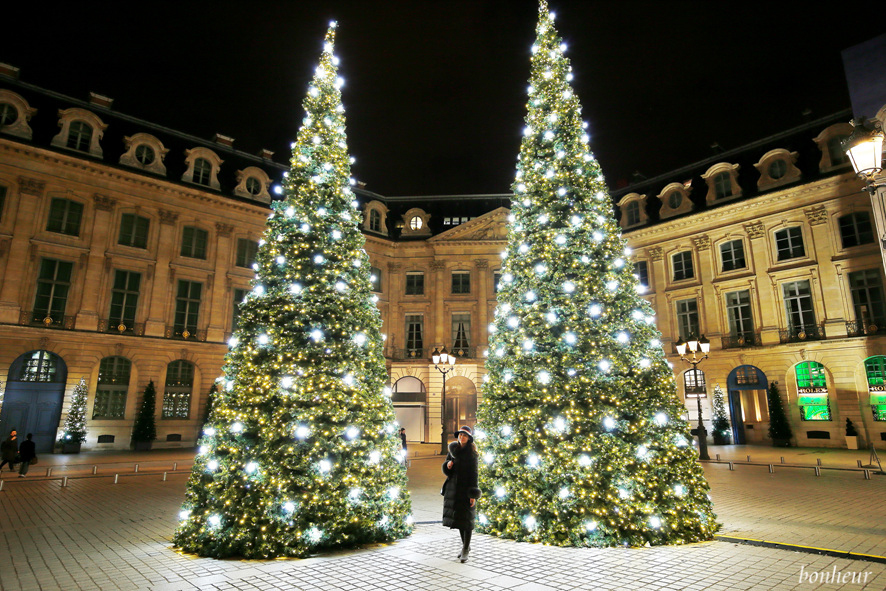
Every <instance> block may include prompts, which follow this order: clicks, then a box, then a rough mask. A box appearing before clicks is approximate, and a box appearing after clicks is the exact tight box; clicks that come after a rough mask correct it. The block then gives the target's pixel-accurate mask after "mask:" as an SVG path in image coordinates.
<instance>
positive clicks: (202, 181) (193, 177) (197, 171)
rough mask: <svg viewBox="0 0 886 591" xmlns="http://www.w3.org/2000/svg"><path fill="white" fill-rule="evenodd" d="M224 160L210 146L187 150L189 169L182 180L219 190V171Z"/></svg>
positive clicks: (186, 158) (186, 156) (186, 161)
mask: <svg viewBox="0 0 886 591" xmlns="http://www.w3.org/2000/svg"><path fill="white" fill-rule="evenodd" d="M222 162H224V161H223V160H222V159H221V158H219V157H218V154H216V153H215V152H213V151H212V150H210V149H209V148H193V149H191V150H185V163H186V164H187V165H188V169H187V170H186V171H185V174H183V175H182V180H183V181H185V182H186V183H194V184H195V185H201V186H203V187H209V188H210V189H216V190H218V189H220V188H221V187H220V185H219V183H218V171H219V169H220V168H221V164H222ZM241 182H242V181H241ZM244 192H245V187H244Z"/></svg>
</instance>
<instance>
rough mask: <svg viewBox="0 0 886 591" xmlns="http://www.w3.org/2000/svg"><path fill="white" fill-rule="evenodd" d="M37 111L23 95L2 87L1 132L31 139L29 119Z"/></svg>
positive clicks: (0, 89) (0, 91)
mask: <svg viewBox="0 0 886 591" xmlns="http://www.w3.org/2000/svg"><path fill="white" fill-rule="evenodd" d="M36 112H37V109H32V108H31V107H30V106H29V105H28V103H27V101H25V99H23V98H22V97H20V96H19V95H17V94H15V93H14V92H12V91H9V90H5V89H2V88H0V132H2V133H6V134H9V135H14V136H17V137H22V138H25V139H28V140H29V139H31V135H32V134H31V126H30V125H28V121H30V120H31V117H32V116H33V115H34V113H36Z"/></svg>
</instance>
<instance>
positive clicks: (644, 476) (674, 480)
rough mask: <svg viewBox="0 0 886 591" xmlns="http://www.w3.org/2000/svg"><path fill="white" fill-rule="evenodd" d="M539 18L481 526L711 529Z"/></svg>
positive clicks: (500, 316) (624, 540) (490, 395)
mask: <svg viewBox="0 0 886 591" xmlns="http://www.w3.org/2000/svg"><path fill="white" fill-rule="evenodd" d="M536 32H537V40H536V43H535V45H533V46H532V74H531V80H530V84H529V102H528V114H527V116H526V128H525V130H524V137H523V142H522V146H521V149H520V157H519V162H518V165H517V175H516V181H515V183H514V185H513V191H514V198H513V205H512V215H511V218H510V225H509V230H508V244H507V251H506V252H505V253H503V254H502V256H503V257H504V261H503V264H502V275H501V283H500V286H499V292H498V307H497V308H496V312H495V320H494V325H493V326H492V327H491V329H492V330H493V333H492V335H491V336H490V346H489V360H488V361H487V369H488V371H489V374H488V377H487V379H488V381H487V382H486V383H485V385H484V387H483V392H484V398H483V404H482V407H481V409H480V412H479V420H480V425H479V429H480V430H481V431H482V436H480V435H479V434H478V439H479V440H480V441H479V444H480V448H481V474H480V476H481V483H480V486H481V488H482V489H483V490H484V497H483V498H482V499H481V504H480V516H479V521H480V527H481V530H482V531H485V532H487V533H491V534H494V535H498V536H502V537H506V538H515V539H517V540H526V541H532V542H544V543H549V544H558V545H576V546H584V545H587V546H612V545H624V544H627V545H643V544H646V543H650V544H668V543H680V542H691V541H697V540H706V539H710V538H711V536H712V533H713V532H714V531H716V529H717V524H716V521H715V516H714V514H713V512H712V510H711V502H710V500H709V498H708V490H709V489H708V486H707V483H706V482H705V480H704V475H703V473H702V470H701V467H700V466H699V465H698V464H697V463H696V457H697V453H696V451H695V450H694V449H693V447H692V446H691V445H690V441H691V440H690V438H689V436H688V425H687V424H686V422H685V421H683V420H682V419H681V418H680V417H681V415H682V414H683V412H684V409H683V407H682V405H681V404H680V401H679V400H678V398H677V396H676V390H675V386H674V377H673V374H672V371H671V368H670V367H669V366H668V362H667V360H666V358H665V355H664V353H663V351H662V344H661V341H660V334H659V332H658V330H657V329H656V328H655V324H654V317H653V310H652V308H651V306H650V305H649V304H648V302H646V301H645V300H644V299H643V298H642V297H641V296H640V295H639V294H638V282H637V279H636V278H635V277H634V275H633V269H632V266H631V263H630V259H629V257H630V250H629V249H628V248H627V247H626V243H625V241H624V240H623V239H622V237H621V234H620V232H619V229H618V226H617V224H616V223H615V221H614V219H613V217H612V205H611V200H610V198H609V195H608V194H607V189H606V185H605V184H604V181H603V175H602V173H601V171H600V166H599V164H598V163H597V161H596V160H595V159H594V157H593V155H592V154H591V152H590V150H589V147H588V141H589V138H588V135H587V133H586V131H585V129H584V128H585V125H584V124H583V123H582V121H581V118H580V115H581V106H580V105H579V101H578V97H577V96H576V95H575V93H574V92H573V90H572V88H571V87H570V81H571V80H572V72H571V70H572V69H571V67H570V65H569V60H568V59H566V58H565V57H564V51H565V45H564V44H563V43H562V42H561V40H560V39H559V38H558V36H557V33H556V31H555V29H554V15H553V14H550V13H549V12H548V9H547V5H546V3H545V1H544V0H542V1H541V6H540V11H539V21H538V26H537V29H536Z"/></svg>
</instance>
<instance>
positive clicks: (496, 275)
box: [492, 271, 501, 293]
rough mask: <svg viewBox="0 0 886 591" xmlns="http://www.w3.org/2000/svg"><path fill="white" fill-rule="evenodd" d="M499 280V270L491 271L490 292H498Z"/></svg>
mask: <svg viewBox="0 0 886 591" xmlns="http://www.w3.org/2000/svg"><path fill="white" fill-rule="evenodd" d="M500 282H501V271H493V272H492V293H498V284H499V283H500Z"/></svg>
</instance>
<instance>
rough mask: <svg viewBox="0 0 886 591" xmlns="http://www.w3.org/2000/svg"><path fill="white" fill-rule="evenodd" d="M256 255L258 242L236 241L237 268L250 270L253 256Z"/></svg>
mask: <svg viewBox="0 0 886 591" xmlns="http://www.w3.org/2000/svg"><path fill="white" fill-rule="evenodd" d="M256 254H258V242H256V241H254V240H248V239H246V238H238V239H237V266H238V267H246V268H248V269H251V268H252V263H254V262H255V255H256Z"/></svg>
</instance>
